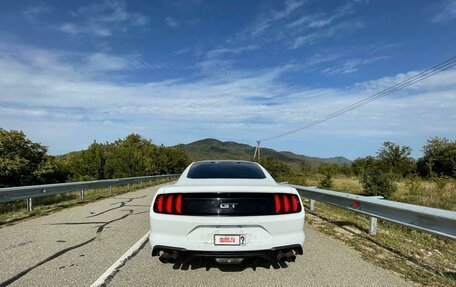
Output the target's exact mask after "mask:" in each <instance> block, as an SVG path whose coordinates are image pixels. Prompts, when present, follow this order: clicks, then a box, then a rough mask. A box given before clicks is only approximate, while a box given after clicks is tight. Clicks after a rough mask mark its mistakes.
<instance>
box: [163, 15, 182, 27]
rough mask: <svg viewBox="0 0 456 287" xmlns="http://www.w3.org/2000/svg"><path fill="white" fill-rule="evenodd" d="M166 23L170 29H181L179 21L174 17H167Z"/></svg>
mask: <svg viewBox="0 0 456 287" xmlns="http://www.w3.org/2000/svg"><path fill="white" fill-rule="evenodd" d="M165 23H166V25H168V26H169V27H172V28H177V27H179V23H178V22H177V20H176V19H174V18H172V17H166V18H165Z"/></svg>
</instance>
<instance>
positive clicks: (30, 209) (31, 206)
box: [25, 198, 33, 211]
mask: <svg viewBox="0 0 456 287" xmlns="http://www.w3.org/2000/svg"><path fill="white" fill-rule="evenodd" d="M25 202H27V210H28V211H32V210H33V204H32V198H27V199H26V200H25Z"/></svg>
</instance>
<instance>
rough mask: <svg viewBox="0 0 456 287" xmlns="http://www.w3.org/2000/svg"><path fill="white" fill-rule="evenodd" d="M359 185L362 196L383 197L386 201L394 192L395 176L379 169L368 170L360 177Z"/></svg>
mask: <svg viewBox="0 0 456 287" xmlns="http://www.w3.org/2000/svg"><path fill="white" fill-rule="evenodd" d="M361 184H362V186H363V191H364V194H366V195H369V196H377V195H380V196H383V197H384V198H386V199H389V198H391V196H392V195H393V194H394V193H395V192H396V190H397V186H396V183H395V176H394V175H393V174H392V173H386V172H384V171H383V170H382V169H380V168H370V169H368V170H367V171H366V172H365V173H364V174H363V176H362V179H361Z"/></svg>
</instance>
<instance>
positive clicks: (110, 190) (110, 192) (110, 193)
mask: <svg viewBox="0 0 456 287" xmlns="http://www.w3.org/2000/svg"><path fill="white" fill-rule="evenodd" d="M109 195H112V185H110V186H109Z"/></svg>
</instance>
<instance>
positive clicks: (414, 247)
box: [290, 177, 456, 286]
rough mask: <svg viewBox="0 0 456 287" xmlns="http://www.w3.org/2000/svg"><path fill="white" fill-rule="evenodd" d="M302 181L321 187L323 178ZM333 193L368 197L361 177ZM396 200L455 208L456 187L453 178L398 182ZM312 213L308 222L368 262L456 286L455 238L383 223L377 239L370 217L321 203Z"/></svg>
mask: <svg viewBox="0 0 456 287" xmlns="http://www.w3.org/2000/svg"><path fill="white" fill-rule="evenodd" d="M290 182H291V181H290ZM301 182H306V183H307V185H317V184H318V182H319V179H318V178H305V179H301ZM331 189H332V190H337V191H343V192H349V193H356V194H362V187H361V185H360V184H359V182H358V180H357V179H356V178H346V177H336V178H334V179H333V187H332V188H331ZM393 200H397V201H402V202H407V203H412V204H420V205H425V206H430V207H436V208H445V209H451V210H455V208H456V184H455V181H454V180H450V179H439V180H433V181H427V180H422V179H419V178H412V179H405V180H402V181H400V182H399V183H398V191H397V193H396V194H394V197H393ZM305 204H308V203H307V201H305ZM307 214H308V216H307V218H306V221H307V222H308V223H310V224H311V225H313V226H314V227H315V228H317V229H318V230H320V231H322V232H325V233H327V234H329V235H331V236H333V237H334V238H337V239H339V240H342V241H344V242H345V243H347V244H348V245H350V246H352V247H353V248H355V249H356V250H358V251H359V252H360V253H361V254H362V256H363V258H365V259H366V260H367V261H370V262H372V263H374V264H376V265H378V266H381V267H383V268H385V269H389V270H392V271H394V272H397V273H399V274H402V275H403V276H404V277H405V278H407V279H409V280H412V281H414V282H417V283H419V284H423V285H431V286H456V242H455V241H453V240H450V239H445V238H441V237H438V236H433V235H430V234H427V233H423V232H419V231H415V230H411V229H409V228H406V227H402V226H398V225H395V224H391V223H388V222H385V221H382V220H379V224H378V233H377V235H375V236H370V235H368V224H369V221H368V217H366V216H363V215H359V214H356V213H354V212H351V211H348V210H345V209H342V208H338V207H335V206H331V205H327V204H324V203H319V202H318V203H316V209H315V210H314V211H313V212H310V211H308V212H307Z"/></svg>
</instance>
